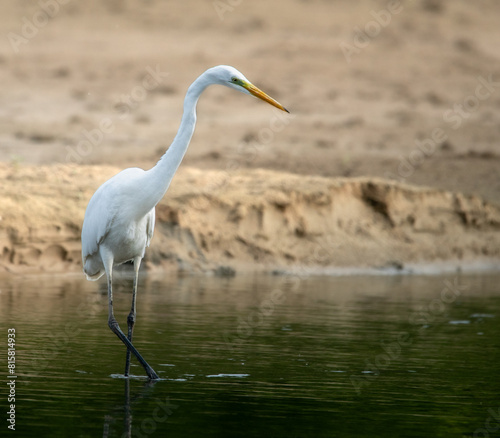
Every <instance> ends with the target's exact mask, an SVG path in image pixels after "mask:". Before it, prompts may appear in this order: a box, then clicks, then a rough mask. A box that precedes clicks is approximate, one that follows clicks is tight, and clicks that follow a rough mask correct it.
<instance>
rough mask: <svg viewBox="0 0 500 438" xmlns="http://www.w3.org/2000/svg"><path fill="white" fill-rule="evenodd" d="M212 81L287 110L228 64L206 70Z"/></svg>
mask: <svg viewBox="0 0 500 438" xmlns="http://www.w3.org/2000/svg"><path fill="white" fill-rule="evenodd" d="M207 73H209V74H210V77H211V79H212V81H213V82H214V83H216V84H220V85H225V86H226V87H229V88H233V89H235V90H237V91H241V92H242V93H245V94H251V95H252V96H255V97H258V98H259V99H262V100H263V101H264V102H267V103H269V104H271V105H272V106H275V107H276V108H279V109H280V110H282V111H286V112H287V113H288V112H289V111H288V110H287V109H286V108H285V107H284V106H283V105H281V104H280V103H279V102H277V101H276V100H274V99H273V98H272V97H270V96H268V95H267V94H266V93H264V92H263V91H262V90H260V89H259V88H257V87H256V86H255V85H253V84H252V83H251V82H250V81H249V80H248V79H247V78H246V77H245V76H244V75H243V74H242V73H241V72H239V71H238V70H236V69H235V68H234V67H231V66H229V65H218V66H217V67H213V68H211V69H210V70H208V72H207Z"/></svg>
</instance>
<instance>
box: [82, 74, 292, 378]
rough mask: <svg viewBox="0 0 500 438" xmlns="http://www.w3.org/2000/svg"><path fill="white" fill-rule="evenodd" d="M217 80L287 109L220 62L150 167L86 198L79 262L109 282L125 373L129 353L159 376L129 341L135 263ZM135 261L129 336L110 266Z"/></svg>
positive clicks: (193, 90)
mask: <svg viewBox="0 0 500 438" xmlns="http://www.w3.org/2000/svg"><path fill="white" fill-rule="evenodd" d="M212 84H219V85H225V86H226V87H229V88H233V89H235V90H238V91H241V92H243V93H245V94H251V95H253V96H256V97H258V98H260V99H262V100H264V101H266V102H268V103H270V104H271V105H273V106H275V107H277V108H279V109H281V110H283V111H286V112H288V111H287V109H286V108H284V107H283V106H282V105H281V104H280V103H278V102H277V101H275V100H274V99H273V98H271V97H269V96H268V95H267V94H266V93H264V92H263V91H261V90H260V89H258V88H257V87H256V86H254V85H253V84H252V83H250V82H249V81H248V80H247V79H246V78H245V76H243V75H242V74H241V73H240V72H239V71H238V70H236V69H235V68H233V67H230V66H223V65H219V66H217V67H213V68H211V69H209V70H207V71H206V72H204V73H203V74H202V75H201V76H200V77H198V79H196V80H195V81H194V82H193V83H192V84H191V86H190V87H189V89H188V91H187V93H186V97H185V99H184V112H183V115H182V120H181V124H180V127H179V131H178V132H177V135H176V136H175V138H174V141H173V142H172V144H171V145H170V147H169V148H168V149H167V151H166V152H165V154H164V155H163V156H162V157H161V159H160V160H159V161H158V163H157V164H156V165H155V166H154V167H153V168H151V169H149V170H147V171H144V170H142V169H139V168H131V169H125V170H123V171H121V172H120V173H118V174H117V175H115V176H113V177H112V178H111V179H109V180H108V181H106V182H105V183H104V184H103V185H101V186H100V187H99V188H98V189H97V191H96V192H95V193H94V195H93V196H92V198H91V199H90V201H89V204H88V206H87V210H86V212H85V219H84V222H83V227H82V261H83V271H84V272H85V274H86V276H87V279H89V280H97V279H98V278H100V277H101V276H102V275H103V274H106V276H107V280H108V303H109V304H108V325H109V328H110V329H111V330H112V331H113V332H114V333H115V334H116V335H117V336H118V337H119V338H120V339H121V341H122V342H123V343H124V344H125V345H126V346H127V356H126V362H125V376H128V374H129V371H130V353H131V352H132V353H133V354H134V355H135V356H136V357H137V359H138V360H139V362H140V363H141V365H142V366H143V367H144V369H145V370H146V373H147V375H148V377H149V378H150V379H158V375H157V374H156V372H155V371H154V370H153V368H151V367H150V366H149V364H148V363H147V362H146V361H145V360H144V358H143V357H142V356H141V355H140V354H139V352H138V351H137V350H136V348H135V347H134V346H133V344H132V334H133V330H134V324H135V319H136V310H135V306H136V295H137V283H138V274H139V267H140V265H141V260H142V258H143V257H144V252H145V250H146V247H147V246H149V243H150V241H151V238H152V237H153V230H154V225H155V206H156V204H158V202H160V200H161V199H162V198H163V196H164V195H165V192H166V191H167V189H168V187H169V185H170V182H171V181H172V178H173V176H174V174H175V172H176V171H177V168H178V167H179V165H180V163H181V161H182V158H183V157H184V154H185V153H186V150H187V148H188V146H189V142H190V141H191V137H192V136H193V132H194V129H195V124H196V104H197V102H198V99H199V97H200V95H201V93H202V92H203V90H205V88H207V87H208V86H209V85H212ZM127 261H133V263H134V271H135V272H134V284H133V291H132V307H131V310H130V313H129V315H128V318H127V325H128V336H125V334H124V333H123V332H122V330H121V329H120V326H119V325H118V322H117V321H116V319H115V316H114V314H113V290H112V282H113V266H116V265H119V264H122V263H125V262H127Z"/></svg>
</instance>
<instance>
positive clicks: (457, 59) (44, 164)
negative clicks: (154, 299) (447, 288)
mask: <svg viewBox="0 0 500 438" xmlns="http://www.w3.org/2000/svg"><path fill="white" fill-rule="evenodd" d="M49 4H50V5H52V6H51V7H52V9H50V7H49V6H44V8H45V9H46V10H47V11H48V12H49V13H50V14H51V15H53V18H51V19H50V20H45V21H44V17H45V18H46V16H47V12H44V11H43V8H42V6H41V5H49ZM224 5H225V6H224ZM216 6H217V8H216ZM47 8H49V9H47ZM391 8H392V9H391ZM499 14H500V4H498V2H495V1H493V0H491V1H481V2H480V5H479V4H471V3H470V2H467V1H465V0H457V1H451V0H450V1H444V0H443V1H438V0H420V1H413V2H404V3H401V4H399V3H398V2H387V1H385V2H384V1H380V2H379V1H377V2H375V1H371V2H368V1H359V2H348V1H338V2H327V1H320V0H316V1H307V2H306V1H298V0H297V1H287V2H285V1H284V0H278V1H275V2H263V1H252V2H250V1H241V2H233V1H231V2H229V1H224V0H222V1H219V2H211V1H186V2H160V1H153V0H150V1H137V0H129V1H126V2H105V3H102V2H97V1H88V2H85V3H84V4H82V2H75V1H66V2H62V1H59V2H57V0H46V1H45V2H44V1H43V0H42V1H41V2H39V3H35V2H13V3H9V4H8V5H4V7H3V13H2V14H1V16H0V27H1V29H2V30H3V32H2V33H3V34H4V36H5V37H4V38H3V39H2V42H1V46H0V65H1V67H2V68H1V69H0V80H1V83H2V91H1V94H0V99H1V106H0V161H1V162H3V163H4V164H2V165H1V166H0V180H1V181H2V187H1V192H0V249H1V251H2V252H1V253H0V257H1V259H0V269H1V270H5V271H8V272H14V273H16V272H26V271H40V270H44V271H57V272H59V271H68V270H69V271H78V270H80V269H81V262H80V243H79V233H80V229H81V222H82V219H83V214H84V211H85V207H86V204H87V202H88V200H89V198H90V196H91V195H92V193H93V191H94V190H95V189H96V188H97V187H98V186H99V184H100V183H102V182H103V181H104V180H106V179H107V178H109V177H110V176H112V175H113V174H115V173H117V172H118V171H119V170H120V169H122V168H124V167H130V166H140V167H144V168H148V167H151V166H152V165H154V163H155V162H156V161H157V160H158V158H159V157H160V156H161V154H162V153H163V151H164V150H165V149H166V148H167V147H168V144H169V143H170V141H171V140H172V138H173V136H174V135H175V132H176V130H177V127H178V124H179V120H180V114H181V110H182V100H183V96H184V93H185V91H186V89H187V87H188V86H189V84H190V83H191V82H192V81H193V80H194V79H195V78H196V76H198V75H199V74H200V73H201V72H203V71H204V70H205V69H206V68H208V67H210V66H213V65H217V64H221V63H223V64H230V65H234V66H235V67H237V68H239V69H240V70H241V71H242V72H243V73H244V74H245V75H247V77H248V78H249V79H250V80H252V82H254V83H255V84H256V85H258V86H259V87H261V88H262V89H264V90H265V91H267V92H269V94H271V95H272V96H273V97H275V98H276V99H278V100H279V101H280V102H282V103H283V104H284V105H285V106H287V107H288V108H289V109H290V110H291V113H292V114H291V115H290V116H288V115H286V114H284V113H283V114H279V113H278V112H277V111H274V110H273V109H272V108H271V107H268V106H266V105H265V104H263V103H261V102H258V101H254V100H251V99H249V98H248V97H245V96H243V95H238V94H237V93H234V92H231V91H230V90H227V89H223V88H221V87H212V88H211V89H209V90H207V91H206V93H205V94H204V95H203V96H202V98H201V100H200V103H199V106H198V126H197V131H196V133H195V136H194V138H193V142H192V144H191V146H190V149H189V151H188V153H187V155H186V158H185V160H184V163H183V164H182V166H181V170H180V171H179V174H178V175H177V176H176V177H175V179H174V182H173V183H172V186H171V190H170V191H169V193H168V194H167V196H166V198H165V199H164V200H163V201H162V203H161V204H160V205H159V206H158V210H157V213H158V216H157V218H158V219H157V228H156V232H155V236H154V239H153V244H152V247H151V248H150V249H149V251H148V252H147V257H146V263H145V266H146V267H147V268H149V269H150V270H154V269H158V270H159V269H164V268H171V269H181V270H202V271H206V270H218V271H217V272H220V273H225V272H231V269H225V268H224V267H231V268H233V269H236V270H242V269H259V270H261V269H264V270H274V269H278V270H280V269H281V270H287V269H292V268H293V269H302V268H303V267H307V268H311V269H313V268H321V269H326V270H328V269H334V268H346V267H359V268H367V267H387V266H389V267H393V268H395V269H398V268H401V267H402V266H408V265H409V264H410V265H411V264H419V263H427V264H434V265H438V264H439V265H440V264H441V263H448V262H449V263H452V264H453V265H470V264H477V263H488V264H493V265H498V260H499V259H500V254H499V253H500V153H499V139H500V111H499V109H500V62H499V61H500V49H499V47H500V28H499V27H498V17H499V16H500V15H499ZM366 32H368V33H372V37H368V36H367V35H366ZM440 266H441V265H440Z"/></svg>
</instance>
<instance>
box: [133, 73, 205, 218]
mask: <svg viewBox="0 0 500 438" xmlns="http://www.w3.org/2000/svg"><path fill="white" fill-rule="evenodd" d="M208 85H209V83H208V82H207V81H206V79H205V77H204V74H202V75H201V76H200V77H199V78H198V79H196V80H195V81H194V82H193V83H192V84H191V86H190V87H189V88H188V91H187V93H186V97H185V99H184V112H183V114H182V120H181V124H180V126H179V130H178V131H177V135H176V136H175V138H174V141H173V142H172V144H171V145H170V147H169V148H168V149H167V151H166V152H165V154H164V155H163V156H162V157H161V159H160V160H159V161H158V163H157V164H156V166H154V167H153V168H152V169H150V170H148V171H147V172H146V173H145V175H144V177H145V180H144V183H145V185H144V186H143V191H142V193H143V196H144V198H143V202H144V204H146V205H148V206H149V209H147V211H149V210H151V209H152V208H153V207H154V206H155V205H156V204H157V203H158V202H160V200H161V199H162V198H163V196H164V195H165V192H166V191H167V189H168V187H169V186H170V182H171V181H172V179H173V177H174V175H175V172H176V171H177V169H178V168H179V165H180V164H181V161H182V159H183V158H184V155H185V154H186V151H187V148H188V146H189V143H190V142H191V138H192V136H193V133H194V129H195V126H196V104H197V103H198V99H199V97H200V95H201V93H202V92H203V90H205V88H206V87H207V86H208Z"/></svg>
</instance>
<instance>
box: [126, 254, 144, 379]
mask: <svg viewBox="0 0 500 438" xmlns="http://www.w3.org/2000/svg"><path fill="white" fill-rule="evenodd" d="M140 266H141V258H140V257H136V258H135V259H134V271H135V273H134V286H133V289H132V307H131V309H130V313H129V315H128V317H127V325H128V340H129V341H130V342H132V336H133V334H134V325H135V316H136V311H135V303H136V299H137V284H138V282H139V268H140ZM130 353H131V351H130V349H129V348H127V357H126V359H125V376H128V375H129V373H130Z"/></svg>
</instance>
